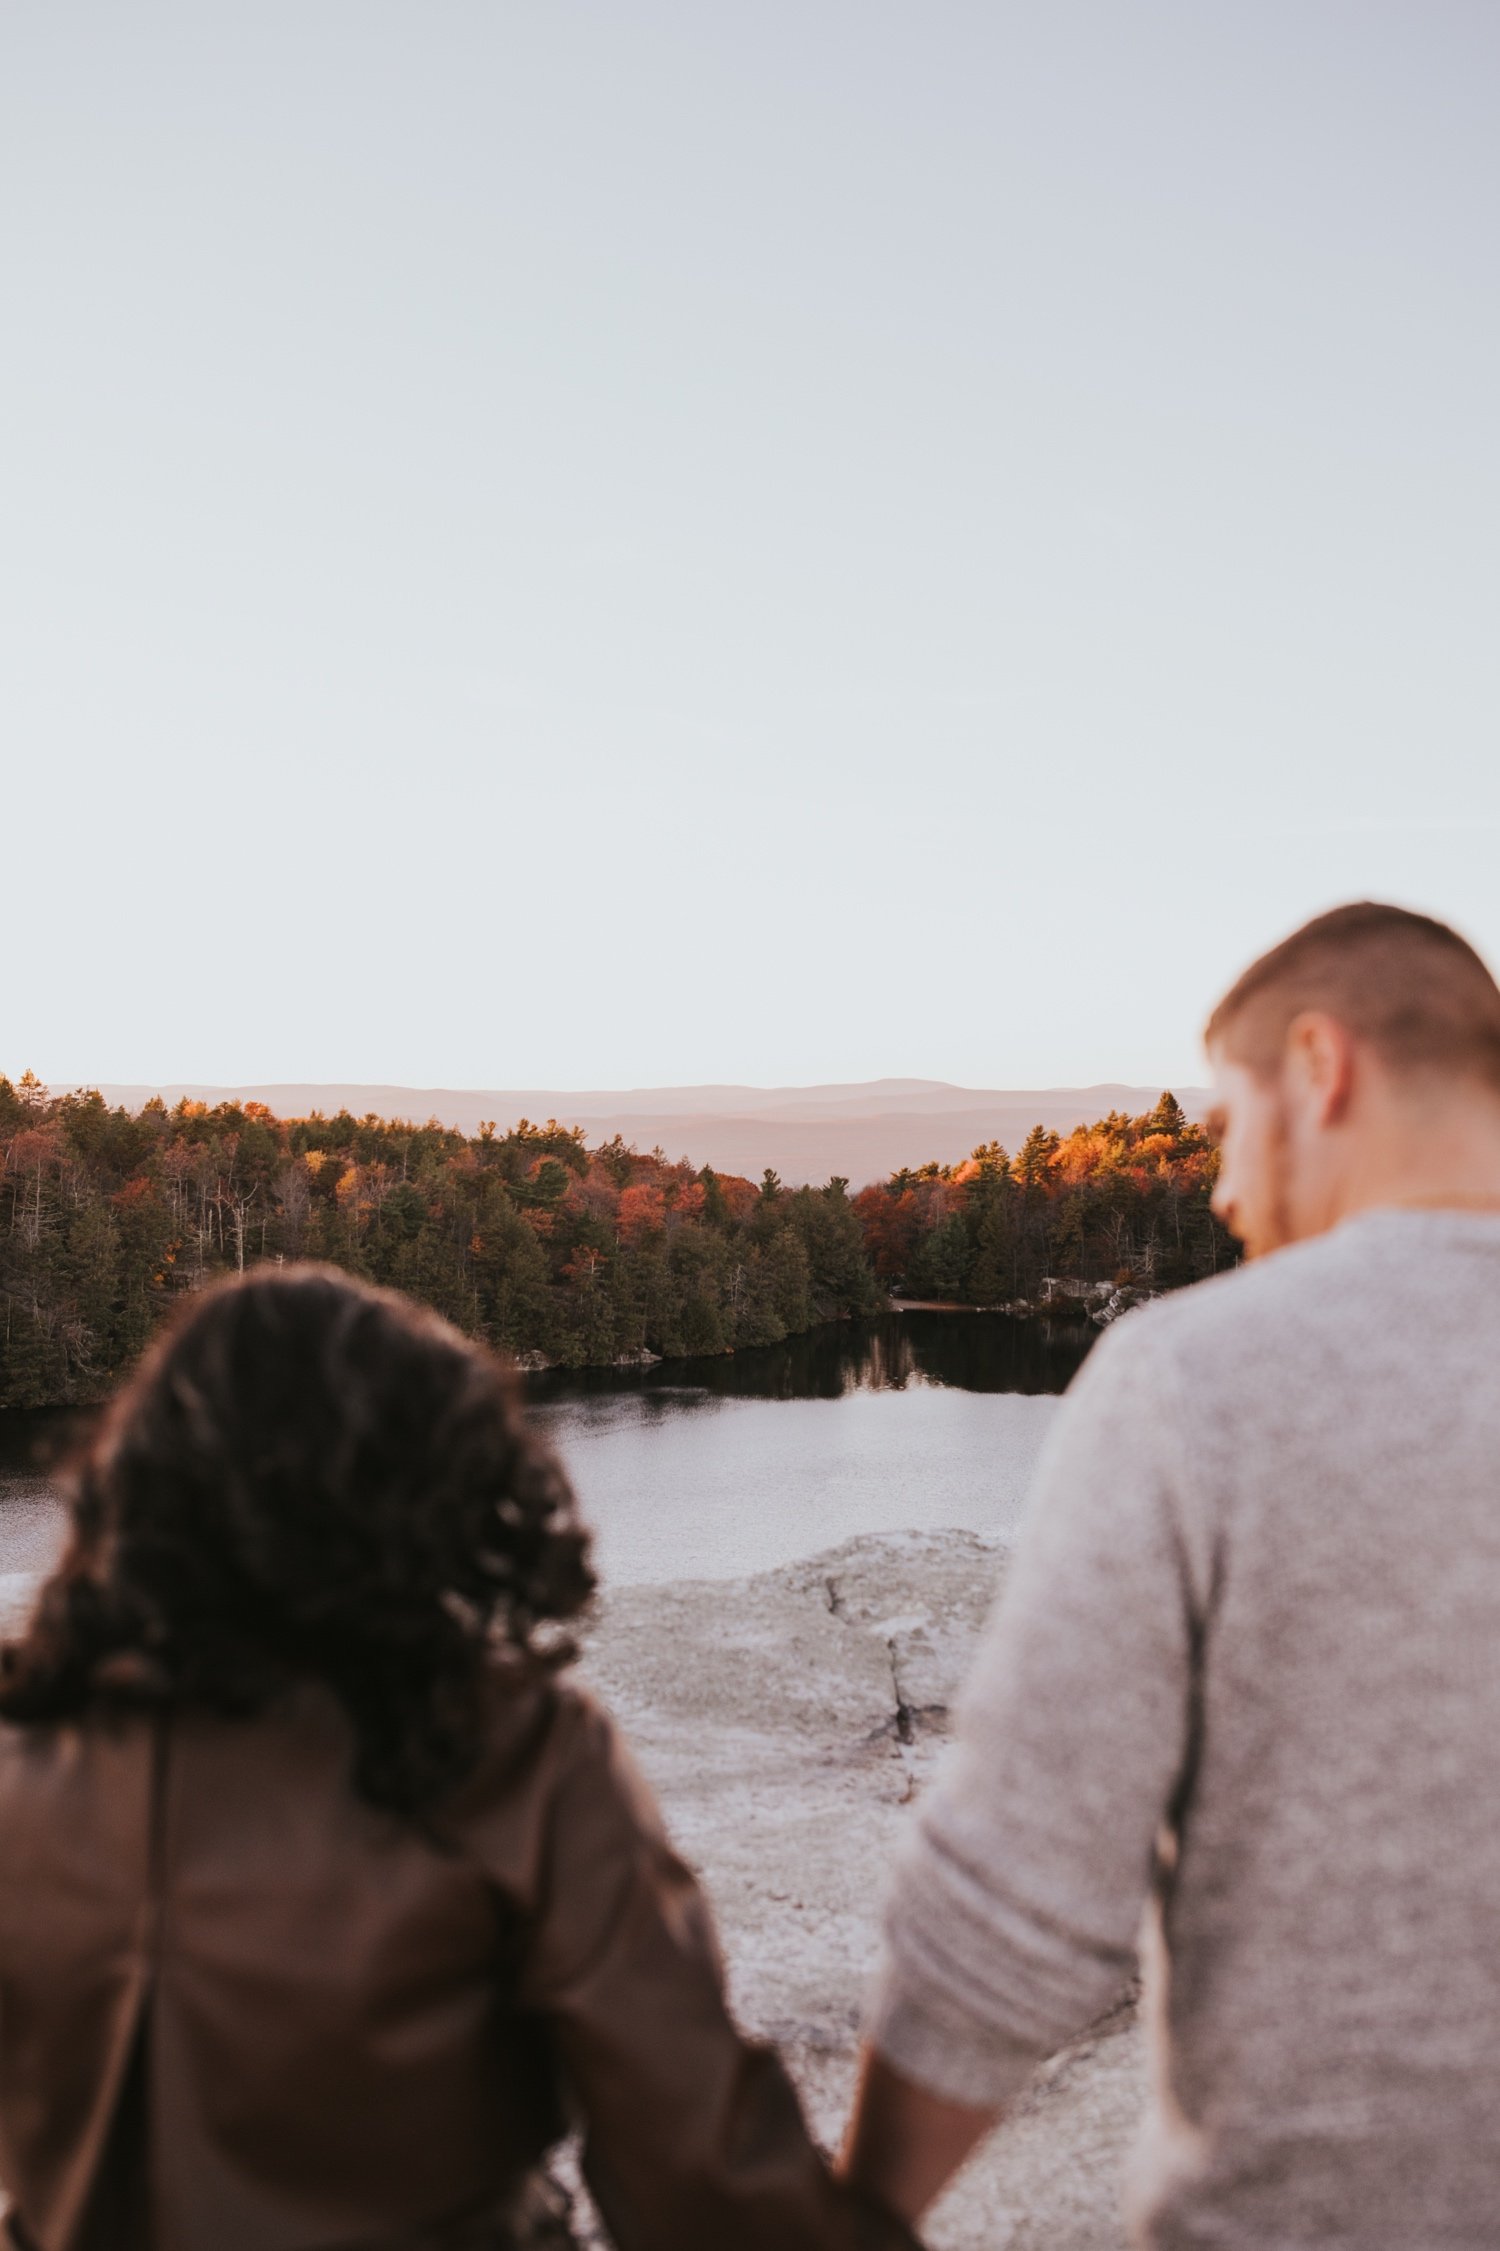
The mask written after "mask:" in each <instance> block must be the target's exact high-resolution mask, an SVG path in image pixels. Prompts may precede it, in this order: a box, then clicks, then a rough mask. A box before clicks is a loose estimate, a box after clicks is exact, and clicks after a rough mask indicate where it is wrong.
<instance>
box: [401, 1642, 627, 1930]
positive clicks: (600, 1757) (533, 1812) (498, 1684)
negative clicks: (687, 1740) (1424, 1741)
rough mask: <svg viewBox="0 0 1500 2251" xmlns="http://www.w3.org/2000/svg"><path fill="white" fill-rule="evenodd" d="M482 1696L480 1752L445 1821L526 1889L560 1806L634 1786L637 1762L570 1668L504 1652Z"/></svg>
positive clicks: (449, 1831)
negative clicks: (539, 1664) (514, 1658)
mask: <svg viewBox="0 0 1500 2251" xmlns="http://www.w3.org/2000/svg"><path fill="white" fill-rule="evenodd" d="M481 1695H482V1724H481V1729H480V1742H479V1755H478V1757H477V1759H476V1760H475V1762H474V1764H473V1766H472V1767H471V1769H470V1771H469V1773H468V1775H467V1776H466V1778H465V1779H464V1781H463V1782H461V1783H460V1784H459V1785H458V1787H457V1789H456V1790H455V1791H453V1792H452V1793H451V1795H450V1796H449V1797H448V1799H447V1800H446V1801H445V1803H444V1805H443V1807H442V1810H441V1815H440V1818H439V1822H438V1826H439V1828H440V1829H441V1830H442V1831H443V1832H444V1833H445V1834H446V1835H447V1836H448V1837H449V1838H451V1839H452V1840H453V1841H454V1842H456V1843H457V1844H458V1845H459V1846H460V1848H461V1849H464V1850H466V1851H469V1852H471V1853H474V1854H475V1855H476V1856H477V1857H478V1858H479V1859H480V1860H482V1861H483V1862H484V1863H485V1864H486V1866H487V1868H488V1869H489V1870H490V1872H491V1873H492V1874H493V1875H496V1876H498V1877H500V1878H501V1879H502V1880H506V1879H509V1880H513V1881H514V1882H515V1883H516V1886H517V1888H518V1889H519V1890H520V1891H522V1892H525V1891H527V1890H528V1889H529V1888H530V1885H529V1883H528V1881H527V1878H528V1875H529V1874H534V1873H535V1872H536V1870H537V1868H538V1866H539V1864H540V1863H541V1861H542V1860H543V1859H544V1858H545V1856H546V1853H547V1851H548V1840H549V1838H550V1836H551V1835H552V1832H553V1830H554V1827H555V1824H556V1820H557V1816H558V1811H559V1808H560V1807H561V1806H563V1805H564V1804H566V1802H567V1801H569V1800H570V1799H573V1798H575V1797H576V1796H577V1795H579V1794H580V1793H582V1794H584V1795H586V1796H589V1797H592V1798H602V1797H605V1796H610V1797H614V1796H617V1795H619V1794H621V1792H622V1790H623V1793H624V1794H626V1795H628V1794H630V1791H631V1788H632V1785H633V1770H631V1769H630V1766H629V1758H628V1754H627V1753H626V1752H625V1750H624V1746H623V1744H622V1742H621V1739H620V1735H619V1731H618V1729H617V1728H616V1727H615V1724H614V1722H613V1720H612V1719H611V1718H610V1716H609V1713H608V1712H607V1710H606V1709H605V1707H604V1706H603V1704H601V1703H600V1701H599V1699H598V1698H597V1697H596V1696H595V1695H594V1694H593V1693H592V1692H591V1691H590V1690H589V1689H588V1688H587V1687H586V1686H585V1685H584V1684H583V1682H582V1681H580V1680H579V1679H578V1677H577V1675H576V1674H575V1673H574V1672H573V1671H572V1670H571V1669H569V1670H567V1671H564V1672H561V1673H549V1672H546V1671H543V1670H541V1669H540V1668H534V1667H522V1666H519V1665H516V1664H513V1663H510V1662H508V1661H505V1660H502V1659H497V1660H496V1661H495V1662H494V1663H492V1664H491V1665H490V1666H489V1667H488V1668H487V1669H486V1672H485V1676H484V1680H483V1683H482V1688H481Z"/></svg>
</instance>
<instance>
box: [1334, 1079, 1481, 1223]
mask: <svg viewBox="0 0 1500 2251" xmlns="http://www.w3.org/2000/svg"><path fill="white" fill-rule="evenodd" d="M1351 1158H1352V1162H1351V1164H1350V1167H1349V1170H1348V1172H1347V1173H1346V1174H1345V1176H1344V1177H1343V1179H1341V1180H1340V1181H1339V1183H1338V1185H1337V1188H1336V1190H1335V1193H1334V1199H1333V1201H1334V1205H1335V1209H1334V1211H1333V1214H1332V1217H1331V1220H1330V1224H1331V1225H1337V1224H1338V1221H1339V1220H1341V1219H1352V1218H1353V1217H1354V1216H1355V1215H1356V1213H1358V1212H1362V1211H1377V1210H1389V1209H1391V1208H1393V1207H1394V1208H1397V1209H1405V1210H1417V1211H1494V1212H1500V1100H1494V1099H1491V1098H1489V1097H1488V1096H1483V1097H1477V1098H1470V1099H1462V1098H1460V1099H1458V1100H1453V1099H1450V1100H1449V1101H1447V1102H1442V1101H1439V1100H1434V1101H1433V1102H1432V1103H1431V1105H1430V1106H1427V1107H1424V1108H1420V1109H1416V1108H1415V1107H1414V1106H1412V1105H1407V1104H1403V1105H1402V1106H1401V1107H1400V1108H1399V1109H1395V1110H1393V1111H1392V1113H1391V1114H1389V1115H1388V1116H1386V1117H1384V1118H1382V1119H1381V1120H1380V1122H1379V1124H1378V1126H1372V1128H1371V1129H1370V1130H1369V1131H1368V1132H1367V1133H1365V1134H1363V1135H1362V1136H1361V1137H1360V1141H1359V1144H1358V1146H1357V1148H1356V1149H1355V1150H1354V1151H1351Z"/></svg>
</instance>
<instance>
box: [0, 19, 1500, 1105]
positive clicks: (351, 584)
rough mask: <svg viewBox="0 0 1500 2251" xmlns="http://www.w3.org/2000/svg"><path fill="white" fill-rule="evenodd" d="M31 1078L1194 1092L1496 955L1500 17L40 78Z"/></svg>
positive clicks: (572, 26) (30, 106)
mask: <svg viewBox="0 0 1500 2251" xmlns="http://www.w3.org/2000/svg"><path fill="white" fill-rule="evenodd" d="M0 65H3V67H0V284H3V287H4V290H5V298H6V304H7V309H8V314H9V320H8V329H7V350H6V354H5V358H4V363H3V365H0V411H3V413H4V416H5V421H6V425H7V428H8V429H9V431H10V432H11V433H12V438H13V444H12V447H11V452H10V461H9V467H8V472H7V480H6V505H5V509H4V512H3V518H0V601H3V603H4V608H5V613H6V617H7V623H8V626H9V634H8V648H7V656H6V663H5V708H6V747H5V752H4V769H5V771H4V780H5V798H4V805H5V822H6V839H7V846H8V849H7V855H6V877H7V905H8V907H9V910H10V925H11V928H12V931H13V937H12V949H11V950H12V959H13V960H22V961H24V971H23V973H21V974H14V973H13V975H12V978H11V979H10V981H9V986H8V990H7V995H6V1009H5V1018H4V1022H3V1023H0V1050H3V1053H0V1063H3V1065H4V1067H5V1068H6V1069H7V1070H9V1069H12V1068H14V1069H16V1070H19V1069H21V1068H23V1067H25V1066H27V1065H30V1066H31V1067H32V1068H34V1069H35V1070H36V1071H37V1072H38V1073H39V1074H40V1075H41V1076H42V1077H43V1078H45V1079H47V1080H48V1081H49V1082H50V1083H53V1084H62V1083H67V1082H68V1080H69V1074H70V1073H75V1072H82V1073H83V1074H85V1075H89V1076H96V1077H101V1078H103V1079H105V1080H106V1081H111V1082H140V1081H143V1080H147V1079H151V1078H153V1077H155V1078H165V1079H168V1080H170V1081H183V1080H194V1079H196V1080H201V1081H203V1082H206V1083H234V1082H239V1081H247V1080H248V1081H252V1082H265V1081H299V1080H319V1081H323V1080H330V1081H338V1082H351V1083H404V1084H411V1085H417V1086H443V1085H447V1086H466V1085H467V1086H472V1087H484V1086H486V1085H506V1084H509V1085H515V1084H534V1085H538V1086H544V1087H545V1086H551V1085H556V1086H569V1085H572V1086H578V1085H581V1084H592V1085H593V1086H595V1087H600V1086H603V1087H608V1086H612V1085H613V1086H632V1085H633V1086H638V1087H639V1086H650V1085H653V1084H665V1085H673V1084H682V1083H704V1082H723V1081H733V1080H752V1081H756V1082H760V1083H768V1084H772V1085H777V1084H786V1083H795V1082H798V1081H820V1082H821V1081H850V1080H852V1081H859V1080H865V1079H868V1078H871V1077H874V1076H876V1075H878V1074H879V1073H881V1072H884V1071H890V1070H892V1069H899V1070H905V1071H910V1072H913V1073H916V1074H920V1075H925V1076H931V1077H934V1078H938V1079H945V1080H949V1081H952V1082H955V1083H958V1084H972V1085H978V1086H981V1087H983V1086H993V1085H1005V1084H1021V1085H1033V1086H1056V1085H1066V1084H1070V1083H1072V1084H1077V1083H1087V1082H1091V1081H1097V1080H1106V1081H1109V1080H1124V1081H1130V1082H1139V1083H1149V1082H1153V1081H1154V1082H1155V1083H1156V1084H1158V1085H1172V1084H1175V1083H1177V1082H1186V1083H1192V1082H1194V1081H1195V1080H1196V1079H1197V1078H1198V1077H1199V1076H1200V1075H1201V1072H1202V1063H1201V1059H1200V1057H1199V1052H1198V1034H1199V1029H1200V1027H1201V1024H1202V1022H1203V1020H1204V1017H1205V1015H1206V1013H1207V1010H1208V1009H1209V1007H1210V1006H1211V1004H1212V1003H1213V1001H1214V1000H1215V998H1216V997H1217V995H1218V993H1219V992H1220V991H1221V990H1222V989H1223V987H1224V986H1225V984H1226V983H1227V982H1228V981H1229V980H1230V979H1231V978H1232V976H1233V975H1234V974H1235V972H1236V971H1237V970H1238V968H1239V967H1240V966H1242V964H1243V963H1244V961H1245V960H1246V959H1247V958H1248V957H1249V956H1250V955H1251V954H1252V953H1254V952H1255V951H1257V950H1259V949H1260V948H1261V947H1262V946H1264V945H1265V944H1266V943H1268V942H1269V941H1271V940H1274V939H1275V938H1276V937H1278V936H1279V935H1281V934H1282V933H1283V932H1284V931H1285V930H1286V929H1288V928H1289V927H1291V926H1292V925H1293V924H1294V923H1296V922H1297V921H1300V920H1301V919H1302V918H1304V917H1305V916H1306V915H1307V914H1309V913H1311V912H1314V911H1316V910H1317V909H1319V908H1322V907H1324V906H1327V905H1330V904H1332V903H1334V902H1335V901H1337V900H1339V899H1341V898H1346V897H1351V896H1361V895H1375V896H1385V897H1393V898H1395V899H1398V900H1401V901H1404V902H1406V903H1409V904H1412V905H1416V906H1420V907H1423V908H1426V909H1428V910H1430V911H1434V912H1437V913H1439V914H1442V915H1444V916H1446V917H1448V918H1450V919H1452V920H1454V921H1456V922H1457V923H1458V924H1459V925H1460V927H1462V928H1463V929H1464V930H1465V931H1466V932H1467V933H1468V934H1469V935H1470V936H1471V937H1473V938H1474V939H1475V940H1476V941H1477V942H1478V943H1479V944H1480V945H1481V946H1482V947H1483V948H1484V949H1485V950H1487V951H1488V953H1489V954H1490V956H1491V958H1492V959H1493V958H1494V957H1495V956H1496V955H1497V954H1500V892H1497V889H1496V886H1495V884H1494V880H1493V859H1494V853H1495V846H1496V840H1497V837H1500V759H1497V758H1496V756H1495V752H1494V731H1495V710H1496V704H1497V693H1496V691H1497V686H1500V681H1497V668H1500V649H1497V644H1496V637H1495V634H1494V630H1493V620H1494V617H1495V615H1496V614H1497V609H1500V553H1497V547H1496V541H1495V538H1494V529H1493V527H1494V523H1495V521H1496V514H1497V508H1496V502H1497V499H1500V424H1497V419H1496V416H1495V413H1494V399H1495V396H1496V392H1497V389H1500V301H1497V298H1496V293H1495V291H1494V289H1493V286H1492V278H1493V247H1492V241H1491V236H1492V232H1493V213H1494V211H1495V210H1496V209H1497V208H1500V136H1497V135H1496V133H1495V131H1494V125H1493V114H1492V112H1493V88H1494V85H1495V83H1496V80H1497V74H1500V14H1496V13H1495V12H1494V11H1488V10H1480V9H1475V8H1473V7H1469V6H1465V5H1459V4H1457V0H1436V4H1435V5H1433V6H1430V7H1428V8H1424V9H1421V10H1415V9H1411V8H1408V7H1403V6H1398V5H1396V4H1394V0H1357V4H1356V0H1327V4H1326V5H1324V6H1320V7H1319V8H1317V9H1315V10H1312V9H1307V8H1305V7H1303V6H1300V5H1297V4H1295V0H1266V4H1265V5H1263V6H1261V7H1259V8H1256V9H1231V8H1225V7H1217V8H1204V7H1202V6H1200V5H1196V4H1193V0H1141V4H1140V5H1139V6H1137V7H1134V8H1131V9H1128V10H1121V9H1118V8H1115V7H1112V6H1110V5H1108V4H1107V0H1068V4H1067V5H1064V6H1061V7H1058V8H1054V9H1046V10H1041V9H1034V8H1025V7H1022V6H1020V5H1019V4H1004V0H1002V4H999V5H992V4H990V0H984V4H981V0H955V4H954V5H953V6H951V7H950V8H947V9H944V10H942V11H940V12H939V13H937V14H932V13H923V12H920V11H912V10H911V9H909V8H906V7H898V6H896V5H894V0H874V4H873V5H869V4H866V5H860V6H855V5H854V4H853V0H819V4H818V5H816V6H814V7H811V8H808V7H806V6H796V7H794V6H792V5H790V0H766V5H764V6H763V7H761V8H758V9H756V10H754V11H745V12H738V13H737V12H735V11H726V10H704V9H702V8H696V7H692V6H689V5H688V4H687V0H643V5H641V6H639V7H636V8H632V9H629V10H623V11H621V10H608V9H604V8H600V7H597V6H591V5H589V4H588V0H581V4H580V5H578V6H573V7H558V8H549V9H535V8H528V7H524V6H521V5H519V4H516V0H496V4H491V0H484V4H483V5H481V0H453V4H452V5H451V6H449V7H446V8H444V9H442V10H431V9H423V8H419V7H417V6H415V5H414V4H412V0H367V4H361V5H358V6H356V5H355V4H354V0H320V5H319V6H317V7H316V8H307V7H305V6H300V5H294V4H293V0H264V5H262V6H260V7H258V8H256V9H253V10H241V11H234V10H222V9H215V10H207V11H204V10H201V9H195V8H193V7H190V6H188V5H187V4H186V0H142V4H141V5H140V6H138V7H135V8H132V9H130V10H128V11H121V10H118V9H115V8H111V7H108V6H106V5H104V4H103V0H58V4H57V5H55V6H52V7H49V8H46V9H29V10H22V11H11V12H10V14H9V16H8V18H7V20H6V22H5V24H4V26H3V29H0Z"/></svg>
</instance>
